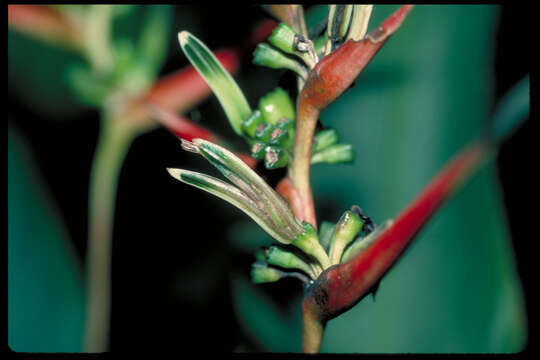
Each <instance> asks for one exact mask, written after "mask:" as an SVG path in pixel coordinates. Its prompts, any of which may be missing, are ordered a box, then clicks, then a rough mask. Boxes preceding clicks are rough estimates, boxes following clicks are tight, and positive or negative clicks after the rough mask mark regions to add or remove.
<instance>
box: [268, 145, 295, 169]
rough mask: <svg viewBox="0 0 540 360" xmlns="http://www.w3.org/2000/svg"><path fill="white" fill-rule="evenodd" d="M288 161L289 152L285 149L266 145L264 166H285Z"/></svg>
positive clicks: (271, 167)
mask: <svg viewBox="0 0 540 360" xmlns="http://www.w3.org/2000/svg"><path fill="white" fill-rule="evenodd" d="M288 163H289V154H288V153H287V151H285V150H283V149H280V148H278V147H276V146H267V147H266V154H265V156H264V166H265V167H266V168H267V169H269V170H271V169H277V168H280V167H284V166H287V164H288Z"/></svg>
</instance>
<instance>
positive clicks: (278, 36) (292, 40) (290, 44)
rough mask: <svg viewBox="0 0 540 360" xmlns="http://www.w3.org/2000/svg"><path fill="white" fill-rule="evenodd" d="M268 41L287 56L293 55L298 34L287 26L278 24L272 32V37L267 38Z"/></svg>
mask: <svg viewBox="0 0 540 360" xmlns="http://www.w3.org/2000/svg"><path fill="white" fill-rule="evenodd" d="M268 41H269V42H270V43H271V44H272V45H274V46H275V47H277V48H278V49H280V50H282V51H284V52H286V53H287V54H295V53H296V47H295V45H296V42H297V41H298V34H297V33H296V31H294V30H293V29H292V28H291V27H290V26H289V25H287V24H284V23H279V25H278V26H276V28H275V29H274V31H273V32H272V35H270V37H269V38H268Z"/></svg>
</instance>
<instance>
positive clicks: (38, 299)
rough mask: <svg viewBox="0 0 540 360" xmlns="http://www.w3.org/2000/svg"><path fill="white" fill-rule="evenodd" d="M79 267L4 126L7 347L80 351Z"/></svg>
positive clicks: (34, 174)
mask: <svg viewBox="0 0 540 360" xmlns="http://www.w3.org/2000/svg"><path fill="white" fill-rule="evenodd" d="M80 266H81V264H80V263H79V260H78V259H77V257H76V255H75V253H74V251H73V248H72V247H71V244H70V243H69V238H68V235H67V232H66V230H65V229H64V227H63V225H62V222H61V219H60V216H59V213H58V210H57V209H56V208H55V207H54V206H53V204H52V202H51V199H50V197H49V196H48V194H47V193H46V190H45V186H44V184H43V183H42V182H41V179H40V174H39V172H38V171H37V169H36V168H35V165H34V160H33V159H32V158H31V157H30V156H29V155H28V150H27V149H26V146H25V145H24V144H23V141H22V139H21V137H20V135H18V134H17V133H16V132H15V131H14V130H13V129H12V128H10V127H9V126H8V347H9V348H10V349H11V350H13V351H17V352H80V351H82V339H83V323H84V310H85V309H84V296H83V284H82V275H81V269H80Z"/></svg>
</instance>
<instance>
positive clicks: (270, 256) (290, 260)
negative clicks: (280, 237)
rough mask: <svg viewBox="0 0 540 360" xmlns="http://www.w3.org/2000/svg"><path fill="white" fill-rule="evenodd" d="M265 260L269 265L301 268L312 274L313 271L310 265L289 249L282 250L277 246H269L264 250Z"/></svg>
mask: <svg viewBox="0 0 540 360" xmlns="http://www.w3.org/2000/svg"><path fill="white" fill-rule="evenodd" d="M265 255H266V261H267V262H268V263H269V264H270V265H274V266H280V267H283V268H286V269H298V270H302V271H303V272H305V273H306V274H308V275H312V274H313V271H312V269H311V268H310V266H309V265H308V264H307V263H306V262H304V260H302V259H300V258H299V257H298V256H296V255H295V254H293V253H292V252H290V251H287V250H283V249H282V248H279V247H277V246H271V247H270V248H268V249H267V250H266V252H265Z"/></svg>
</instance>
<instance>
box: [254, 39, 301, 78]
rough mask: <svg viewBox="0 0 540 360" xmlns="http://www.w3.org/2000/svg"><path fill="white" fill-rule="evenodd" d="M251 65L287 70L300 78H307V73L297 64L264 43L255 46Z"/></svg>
mask: <svg viewBox="0 0 540 360" xmlns="http://www.w3.org/2000/svg"><path fill="white" fill-rule="evenodd" d="M253 63H254V64H255V65H260V66H266V67H269V68H272V69H289V70H292V71H294V72H295V73H297V74H298V75H299V76H300V77H302V78H304V79H306V78H307V71H306V69H305V68H304V67H303V66H302V65H301V64H300V63H299V62H297V61H296V60H293V59H291V58H290V57H288V56H286V55H284V54H283V53H282V52H280V51H278V50H276V49H274V48H273V47H271V46H270V45H268V44H265V43H261V44H259V45H257V48H256V49H255V52H254V53H253Z"/></svg>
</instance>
